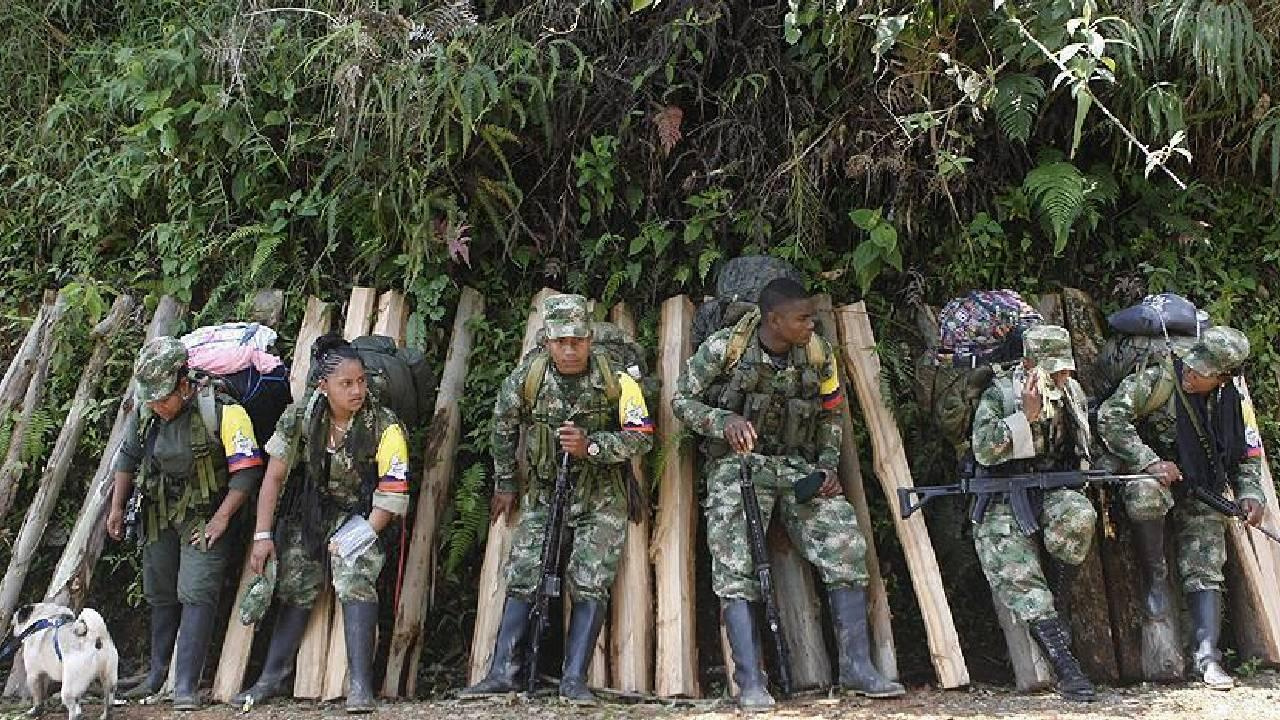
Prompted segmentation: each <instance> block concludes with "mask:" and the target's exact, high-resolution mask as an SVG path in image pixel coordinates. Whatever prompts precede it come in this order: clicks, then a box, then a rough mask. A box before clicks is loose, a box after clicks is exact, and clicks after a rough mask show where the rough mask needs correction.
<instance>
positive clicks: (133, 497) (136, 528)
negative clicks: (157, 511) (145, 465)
mask: <svg viewBox="0 0 1280 720" xmlns="http://www.w3.org/2000/svg"><path fill="white" fill-rule="evenodd" d="M124 541H125V542H127V543H129V542H136V543H138V545H139V546H141V545H142V544H143V543H144V542H146V541H145V539H144V537H143V532H142V487H141V486H139V485H138V484H137V483H134V485H133V492H131V493H129V499H128V500H126V501H125V502H124Z"/></svg>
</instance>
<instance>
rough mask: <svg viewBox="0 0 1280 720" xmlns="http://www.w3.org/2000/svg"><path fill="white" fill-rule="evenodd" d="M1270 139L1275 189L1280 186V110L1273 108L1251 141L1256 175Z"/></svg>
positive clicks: (1250, 156) (1272, 181)
mask: <svg viewBox="0 0 1280 720" xmlns="http://www.w3.org/2000/svg"><path fill="white" fill-rule="evenodd" d="M1268 139H1269V140H1270V141H1271V143H1270V150H1271V162H1270V166H1271V186H1272V187H1273V188H1274V187H1276V186H1278V185H1280V108H1271V110H1270V111H1268V112H1267V114H1266V115H1263V116H1262V120H1261V121H1260V122H1258V127H1256V128H1254V130H1253V137H1252V138H1250V140H1249V161H1250V163H1251V164H1252V165H1253V171H1254V172H1255V173H1256V172H1258V157H1259V156H1260V155H1261V153H1262V149H1263V147H1266V146H1267V140H1268Z"/></svg>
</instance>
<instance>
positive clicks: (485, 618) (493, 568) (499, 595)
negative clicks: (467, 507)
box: [467, 288, 558, 684]
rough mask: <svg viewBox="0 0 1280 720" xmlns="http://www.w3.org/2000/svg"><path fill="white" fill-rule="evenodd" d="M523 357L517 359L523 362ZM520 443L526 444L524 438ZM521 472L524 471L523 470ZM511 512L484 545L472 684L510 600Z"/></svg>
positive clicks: (537, 301)
mask: <svg viewBox="0 0 1280 720" xmlns="http://www.w3.org/2000/svg"><path fill="white" fill-rule="evenodd" d="M557 292H558V291H557V290H552V289H551V288H543V289H542V290H540V291H538V294H537V295H534V296H533V300H532V303H533V308H532V309H531V310H530V311H529V320H528V321H527V322H526V323H525V326H524V343H523V344H522V345H521V349H520V358H523V357H524V356H525V355H526V354H527V353H528V352H529V351H530V350H532V349H533V347H534V343H536V342H537V337H538V330H540V329H542V301H543V300H545V299H546V298H547V297H548V296H550V295H555V294H556V293H557ZM520 358H517V359H516V361H517V362H519V360H520ZM520 447H521V448H523V447H524V443H523V442H521V444H520ZM523 456H524V452H523V450H519V451H517V452H516V457H517V458H522V457H523ZM521 466H523V464H522V465H521ZM521 474H524V471H523V470H521ZM510 515H511V516H510V517H507V518H498V520H497V521H495V522H494V523H492V524H491V525H489V539H488V541H487V542H486V543H485V547H484V564H483V565H481V567H480V586H479V590H478V597H477V599H476V627H475V631H474V632H473V633H472V635H471V664H470V667H469V668H468V674H467V678H468V680H467V682H468V684H475V683H477V682H480V680H481V679H482V678H483V677H484V676H485V673H487V672H488V671H489V663H490V662H491V661H492V660H493V644H494V642H495V641H496V640H497V639H498V623H499V622H500V621H501V620H502V607H503V605H504V604H505V603H506V601H507V578H506V575H505V574H504V570H505V569H506V564H507V555H508V554H509V553H510V552H511V536H512V534H513V532H514V529H515V526H516V523H517V522H519V520H520V513H519V511H518V510H516V511H512V512H511V513H510Z"/></svg>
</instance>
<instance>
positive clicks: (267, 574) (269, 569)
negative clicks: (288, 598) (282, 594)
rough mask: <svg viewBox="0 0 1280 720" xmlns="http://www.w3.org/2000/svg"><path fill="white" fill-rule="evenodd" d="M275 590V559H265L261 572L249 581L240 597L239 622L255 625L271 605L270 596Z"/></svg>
mask: <svg viewBox="0 0 1280 720" xmlns="http://www.w3.org/2000/svg"><path fill="white" fill-rule="evenodd" d="M275 592H276V559H275V558H274V557H273V558H270V559H269V560H267V566H266V567H264V568H263V569H262V574H261V575H257V576H255V577H254V578H253V579H252V580H250V581H249V587H247V588H245V591H244V597H242V598H240V624H241V625H256V624H258V623H259V622H261V621H262V616H263V615H266V614H267V608H268V607H269V606H270V605H271V596H272V595H274V594H275Z"/></svg>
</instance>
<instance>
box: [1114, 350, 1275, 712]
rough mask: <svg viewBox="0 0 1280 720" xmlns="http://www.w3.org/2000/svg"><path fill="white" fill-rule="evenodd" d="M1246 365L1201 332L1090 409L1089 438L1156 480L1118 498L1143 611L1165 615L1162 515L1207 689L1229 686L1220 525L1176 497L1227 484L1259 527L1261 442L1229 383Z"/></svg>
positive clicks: (1242, 354)
mask: <svg viewBox="0 0 1280 720" xmlns="http://www.w3.org/2000/svg"><path fill="white" fill-rule="evenodd" d="M1248 357H1249V340H1248V338H1246V337H1245V336H1244V334H1243V333H1241V332H1240V331H1239V330H1236V329H1234V328H1229V327H1225V326H1218V327H1212V328H1209V329H1208V330H1205V331H1204V333H1203V334H1202V335H1201V337H1200V339H1199V340H1198V341H1197V342H1196V343H1195V344H1194V345H1192V346H1191V348H1190V350H1188V351H1187V354H1186V356H1185V357H1183V358H1181V359H1178V358H1176V357H1173V356H1170V357H1169V358H1167V359H1166V360H1165V361H1164V362H1161V363H1160V364H1158V365H1153V366H1151V367H1147V368H1145V369H1142V370H1139V371H1138V372H1136V373H1133V374H1132V375H1129V376H1128V377H1126V378H1125V379H1124V380H1123V381H1121V383H1120V386H1119V388H1117V389H1116V392H1115V394H1114V395H1112V396H1111V397H1110V398H1108V399H1107V400H1106V401H1105V402H1103V403H1102V406H1101V407H1100V408H1099V409H1098V435H1099V436H1100V437H1101V438H1102V440H1103V442H1104V443H1106V446H1107V448H1108V449H1110V450H1111V452H1112V453H1114V454H1115V455H1117V456H1118V457H1119V458H1120V460H1121V461H1122V462H1124V464H1125V465H1127V466H1129V468H1131V469H1134V470H1143V471H1145V472H1148V473H1150V474H1152V475H1156V476H1159V477H1160V478H1161V479H1160V481H1159V482H1157V481H1155V480H1147V481H1141V482H1135V483H1129V484H1127V485H1126V486H1125V494H1124V502H1125V509H1126V510H1127V511H1128V513H1129V517H1130V519H1132V520H1133V525H1134V530H1135V537H1136V539H1137V541H1138V543H1137V544H1138V551H1139V553H1140V555H1141V557H1142V561H1143V564H1144V566H1145V570H1146V576H1147V577H1146V580H1147V598H1146V601H1145V605H1146V608H1145V610H1146V613H1147V615H1148V617H1150V618H1152V619H1160V618H1167V617H1169V615H1170V614H1171V612H1172V607H1173V603H1172V599H1171V598H1170V594H1171V592H1170V589H1169V569H1168V567H1167V564H1166V560H1165V554H1164V527H1165V516H1166V515H1168V514H1170V510H1172V516H1173V519H1174V527H1175V528H1176V530H1175V532H1176V536H1175V545H1176V546H1177V557H1178V571H1179V575H1181V577H1182V589H1183V592H1185V593H1186V598H1187V609H1188V610H1189V611H1190V614H1191V623H1192V626H1193V628H1194V631H1195V640H1194V643H1195V644H1194V647H1193V649H1192V652H1193V657H1194V659H1195V668H1196V672H1197V673H1198V674H1199V675H1200V676H1201V678H1202V679H1203V680H1204V682H1205V684H1206V685H1208V686H1209V687H1211V688H1214V689H1216V690H1229V689H1231V688H1232V687H1233V686H1234V685H1235V681H1234V680H1233V679H1232V677H1231V676H1230V675H1228V674H1227V673H1226V671H1224V670H1223V669H1222V665H1221V658H1222V656H1221V653H1220V652H1219V651H1218V637H1219V634H1220V630H1221V622H1222V584H1223V575H1222V568H1223V566H1224V565H1225V564H1226V561H1227V543H1226V536H1225V529H1226V528H1225V522H1226V517H1225V516H1223V515H1221V514H1219V513H1217V512H1216V511H1214V510H1212V509H1210V508H1209V507H1208V506H1207V505H1205V504H1204V503H1201V502H1198V501H1197V500H1195V499H1194V497H1189V496H1188V493H1187V492H1184V491H1181V490H1183V489H1185V488H1186V487H1187V485H1188V484H1190V485H1192V486H1197V487H1199V488H1202V489H1203V490H1206V491H1208V492H1211V493H1214V494H1217V495H1221V494H1222V493H1223V491H1224V490H1226V484H1227V482H1228V481H1229V480H1230V481H1234V483H1235V488H1234V489H1235V496H1236V498H1237V499H1238V500H1239V503H1240V507H1241V508H1242V509H1243V510H1244V511H1245V512H1246V513H1247V514H1248V522H1249V524H1251V525H1257V524H1258V523H1260V522H1261V521H1262V514H1263V494H1262V441H1261V436H1260V435H1259V434H1258V429H1257V424H1256V421H1255V419H1254V417H1253V412H1252V408H1251V407H1250V408H1246V407H1245V403H1244V401H1243V400H1242V398H1241V395H1240V392H1239V391H1238V390H1237V389H1236V386H1235V383H1234V382H1231V380H1232V376H1233V375H1234V374H1235V373H1236V372H1237V371H1238V370H1239V369H1240V366H1241V365H1243V364H1244V361H1245V359H1246V358H1248ZM1162 458H1169V459H1167V460H1166V459H1162ZM1175 483H1178V484H1177V485H1175ZM1171 486H1172V488H1173V489H1171ZM1174 489H1177V490H1179V491H1177V492H1175V491H1174Z"/></svg>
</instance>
